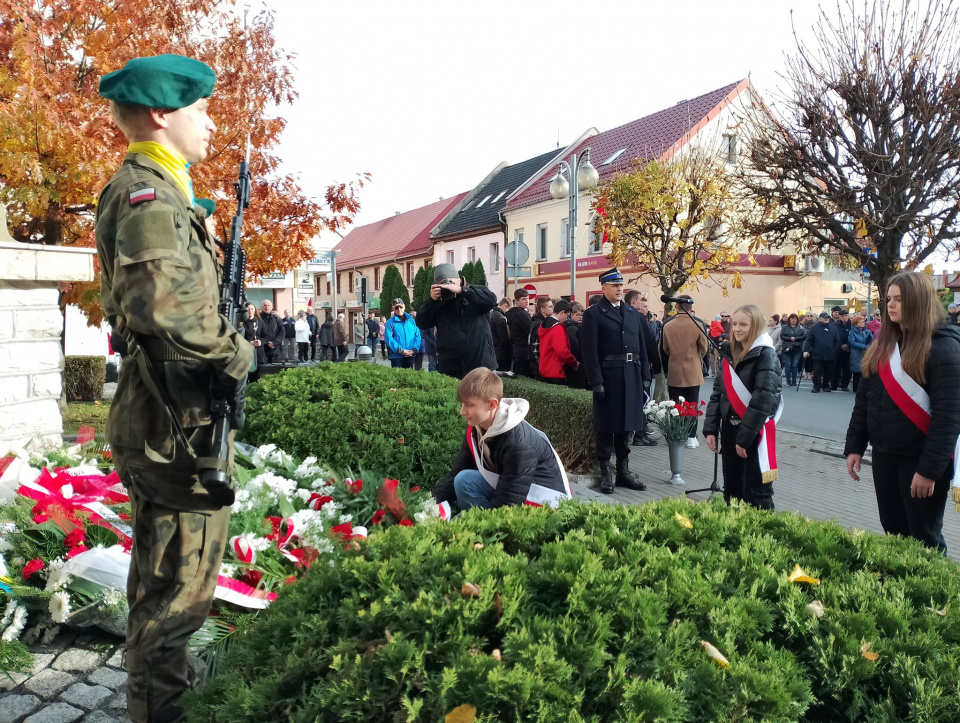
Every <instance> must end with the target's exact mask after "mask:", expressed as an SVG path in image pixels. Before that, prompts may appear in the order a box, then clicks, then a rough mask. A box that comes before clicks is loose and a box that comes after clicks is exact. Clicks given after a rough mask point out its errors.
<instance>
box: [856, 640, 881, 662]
mask: <svg viewBox="0 0 960 723" xmlns="http://www.w3.org/2000/svg"><path fill="white" fill-rule="evenodd" d="M872 647H873V643H864V644H863V645H861V646H860V655H862V656H863V657H864V658H866V659H867V660H879V658H880V656H879V655H878V654H877V653H874V652H871V650H870V648H872Z"/></svg>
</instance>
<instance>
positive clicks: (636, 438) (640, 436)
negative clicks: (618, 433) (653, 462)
mask: <svg viewBox="0 0 960 723" xmlns="http://www.w3.org/2000/svg"><path fill="white" fill-rule="evenodd" d="M630 444H632V445H633V446H634V447H656V446H657V440H655V439H650V437H648V436H647V435H646V434H644V433H643V432H635V433H634V435H633V441H632V442H631V443H630Z"/></svg>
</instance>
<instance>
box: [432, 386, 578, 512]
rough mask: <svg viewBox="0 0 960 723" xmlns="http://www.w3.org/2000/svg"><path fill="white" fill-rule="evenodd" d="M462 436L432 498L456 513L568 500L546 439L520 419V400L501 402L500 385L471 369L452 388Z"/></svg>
mask: <svg viewBox="0 0 960 723" xmlns="http://www.w3.org/2000/svg"><path fill="white" fill-rule="evenodd" d="M457 398H458V399H459V400H460V415H461V416H462V417H463V418H464V419H466V420H467V425H468V426H467V435H466V439H464V441H463V446H462V447H461V448H460V452H459V454H457V458H456V459H455V460H454V462H453V469H451V470H450V472H449V473H447V475H446V476H445V477H444V478H443V479H442V480H441V481H440V483H439V484H438V485H437V488H436V489H435V490H434V492H433V494H434V497H436V499H437V502H439V503H441V504H443V503H445V502H446V503H452V502H454V501H456V503H457V505H458V506H459V507H460V509H461V510H468V509H470V508H471V507H501V506H503V505H519V504H524V503H526V504H531V505H537V506H540V505H549V506H551V507H555V506H556V505H557V504H559V502H560V501H561V500H565V499H570V498H571V497H572V496H573V495H572V493H571V491H570V483H569V482H568V481H567V475H566V473H565V472H564V471H563V465H562V464H561V463H560V457H558V456H557V453H556V451H555V450H554V449H553V445H551V444H550V440H549V439H547V435H545V434H544V433H543V432H541V431H540V430H539V429H536V428H534V427H532V426H530V424H528V423H527V422H525V421H524V419H523V418H524V417H525V416H527V411H528V410H529V409H530V404H529V403H528V402H527V400H526V399H504V398H503V382H502V381H501V380H500V377H498V376H497V375H496V374H494V373H493V372H492V371H490V370H489V369H486V368H483V367H481V368H479V369H474V370H473V371H471V372H470V373H469V374H467V375H466V376H465V377H464V378H463V381H461V382H460V386H459V387H458V388H457Z"/></svg>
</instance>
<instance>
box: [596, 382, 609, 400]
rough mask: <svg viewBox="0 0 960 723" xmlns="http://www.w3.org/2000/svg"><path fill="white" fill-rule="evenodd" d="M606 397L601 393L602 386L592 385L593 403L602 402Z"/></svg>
mask: <svg viewBox="0 0 960 723" xmlns="http://www.w3.org/2000/svg"><path fill="white" fill-rule="evenodd" d="M606 396H607V395H606V393H605V392H604V391H603V385H602V384H594V385H593V401H595V402H602V401H603V400H604V399H606Z"/></svg>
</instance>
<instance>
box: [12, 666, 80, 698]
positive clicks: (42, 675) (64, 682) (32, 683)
mask: <svg viewBox="0 0 960 723" xmlns="http://www.w3.org/2000/svg"><path fill="white" fill-rule="evenodd" d="M76 682H77V677H76V676H75V675H70V673H64V672H62V671H60V670H50V669H49V668H47V670H41V671H40V672H39V673H37V674H36V675H35V676H33V677H32V678H30V680H28V681H27V682H26V683H24V684H23V687H24V689H25V690H27V691H29V692H30V693H34V694H36V695H38V696H40V697H41V698H43V699H44V700H50V699H51V698H55V697H56V696H57V695H59V694H60V692H61V691H63V690H66V689H67V688H68V687H70V686H71V685H73V684H74V683H76Z"/></svg>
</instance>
